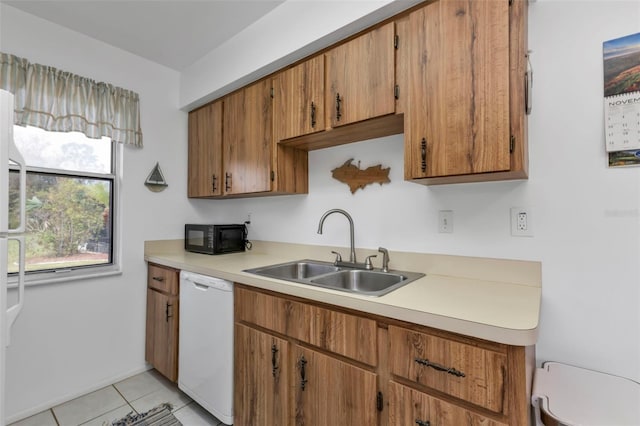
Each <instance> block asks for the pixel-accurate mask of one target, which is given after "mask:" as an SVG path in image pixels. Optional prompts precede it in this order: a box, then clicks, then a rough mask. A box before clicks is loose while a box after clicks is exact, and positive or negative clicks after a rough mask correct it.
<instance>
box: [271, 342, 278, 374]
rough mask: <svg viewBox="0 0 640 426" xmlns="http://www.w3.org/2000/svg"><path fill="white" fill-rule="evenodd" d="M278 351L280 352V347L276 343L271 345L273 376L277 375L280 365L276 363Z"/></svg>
mask: <svg viewBox="0 0 640 426" xmlns="http://www.w3.org/2000/svg"><path fill="white" fill-rule="evenodd" d="M277 353H278V348H277V347H276V344H275V343H274V344H273V345H271V374H272V375H273V377H276V370H277V369H278V366H277V365H276V354H277Z"/></svg>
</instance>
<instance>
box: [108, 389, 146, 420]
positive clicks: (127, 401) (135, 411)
mask: <svg viewBox="0 0 640 426" xmlns="http://www.w3.org/2000/svg"><path fill="white" fill-rule="evenodd" d="M111 386H113V388H114V389H115V390H116V392H118V395H120V396H121V397H122V399H124V401H125V402H126V403H127V405H128V406H129V407H131V409H132V410H133V412H134V413H136V414H140V413H138V410H136V409H135V408H133V405H131V402H130V401H129V400H128V399H127V398H125V396H124V395H123V394H122V392H120V390H118V388H117V387H116V385H115V383H114V384H113V385H111Z"/></svg>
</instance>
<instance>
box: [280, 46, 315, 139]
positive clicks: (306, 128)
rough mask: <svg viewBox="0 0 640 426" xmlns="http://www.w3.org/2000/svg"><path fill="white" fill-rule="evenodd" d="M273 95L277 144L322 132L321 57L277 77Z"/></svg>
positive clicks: (283, 72)
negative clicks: (284, 140)
mask: <svg viewBox="0 0 640 426" xmlns="http://www.w3.org/2000/svg"><path fill="white" fill-rule="evenodd" d="M273 92H274V95H273V111H274V118H275V120H274V131H275V139H276V142H279V141H281V140H283V139H289V138H295V137H297V136H302V135H308V134H310V133H314V132H318V131H321V130H324V128H325V118H324V56H322V55H319V56H316V57H315V58H312V59H309V60H308V61H306V62H303V63H301V64H299V65H296V66H295V67H293V68H289V69H288V70H285V71H282V72H281V73H279V74H277V75H276V76H275V77H274V79H273Z"/></svg>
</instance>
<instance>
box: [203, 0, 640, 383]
mask: <svg viewBox="0 0 640 426" xmlns="http://www.w3.org/2000/svg"><path fill="white" fill-rule="evenodd" d="M638 31H640V3H638V2H636V1H626V2H614V1H552V0H547V1H545V0H540V1H537V2H534V3H531V5H530V7H529V34H530V39H529V47H530V49H532V50H533V55H532V64H533V68H534V88H533V89H534V93H533V96H534V106H533V113H532V115H531V116H530V117H529V141H530V149H529V152H530V163H531V170H530V178H529V180H527V181H520V182H495V183H478V184H462V185H446V186H434V187H424V186H421V185H417V184H413V183H409V182H405V181H403V179H402V170H403V157H402V150H403V146H402V136H393V137H389V138H384V139H380V140H376V141H367V142H360V143H357V144H352V145H346V146H342V147H337V148H330V149H326V150H321V151H314V152H312V153H311V154H310V157H309V162H310V182H309V183H310V188H309V195H306V196H287V197H272V198H263V199H244V200H224V201H194V200H191V201H190V203H191V204H193V205H194V207H195V208H196V211H199V212H200V217H202V216H203V212H209V213H210V216H209V219H210V220H212V221H219V222H225V221H234V222H235V221H240V220H244V219H245V218H246V214H247V213H249V212H251V213H252V224H251V228H250V238H254V239H259V240H275V241H289V242H299V243H311V244H329V245H331V244H336V245H347V244H348V230H347V221H346V220H344V219H343V218H341V217H338V216H336V217H331V218H330V219H329V220H328V221H327V223H326V224H325V233H324V234H323V235H317V234H316V229H317V225H318V220H319V218H320V216H321V215H322V213H323V212H324V211H326V210H327V209H330V208H335V207H339V208H343V209H346V210H347V211H348V212H350V213H351V214H352V216H353V218H354V221H355V224H356V245H357V246H359V247H369V248H375V247H377V246H379V245H383V246H386V247H388V248H390V249H394V250H407V251H419V252H429V253H446V254H457V255H467V256H481V257H500V258H515V259H528V260H538V261H541V262H542V267H543V302H542V311H541V321H540V338H539V341H538V345H537V358H538V361H539V362H542V361H545V360H556V361H561V362H567V363H570V364H574V365H579V366H583V367H587V368H592V369H596V370H601V371H606V372H609V373H612V374H618V375H622V376H626V377H630V378H633V379H635V380H640V362H639V360H640V293H639V291H640V290H639V289H640V268H638V260H639V259H640V223H639V222H640V168H627V169H620V168H618V169H608V168H607V167H606V155H605V152H604V136H603V135H604V132H603V101H602V92H603V87H602V86H603V72H602V42H603V41H605V40H610V39H613V38H618V37H621V36H624V35H628V34H632V33H635V32H638ZM293 37H294V35H293V34H292V38H293ZM352 157H353V158H355V159H356V161H358V160H361V162H362V167H366V166H370V165H375V164H382V165H383V166H385V167H386V166H390V167H391V180H392V182H391V184H388V185H384V186H380V185H377V184H375V185H372V186H368V187H367V188H366V189H364V190H359V191H358V192H357V193H356V194H355V195H351V194H350V192H349V190H348V187H347V186H346V185H344V184H342V183H340V182H338V181H336V180H334V179H332V178H331V173H330V171H331V169H333V168H335V167H337V166H339V165H341V164H342V163H343V162H344V161H345V160H347V159H349V158H352ZM512 206H526V207H529V208H530V209H531V211H532V213H533V216H532V220H533V226H534V237H532V238H515V237H511V236H510V230H509V208H510V207H512ZM441 209H451V210H453V211H454V233H453V234H439V233H438V232H437V213H438V210H441ZM329 259H331V256H330V255H329V254H327V260H329ZM391 261H392V263H393V259H392V260H391Z"/></svg>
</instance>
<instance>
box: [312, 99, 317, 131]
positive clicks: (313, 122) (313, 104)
mask: <svg viewBox="0 0 640 426" xmlns="http://www.w3.org/2000/svg"><path fill="white" fill-rule="evenodd" d="M311 127H313V128H314V129H315V128H316V104H315V103H313V102H311Z"/></svg>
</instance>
